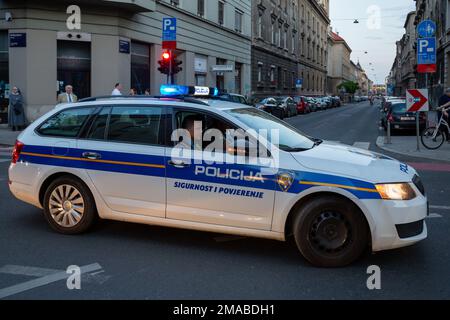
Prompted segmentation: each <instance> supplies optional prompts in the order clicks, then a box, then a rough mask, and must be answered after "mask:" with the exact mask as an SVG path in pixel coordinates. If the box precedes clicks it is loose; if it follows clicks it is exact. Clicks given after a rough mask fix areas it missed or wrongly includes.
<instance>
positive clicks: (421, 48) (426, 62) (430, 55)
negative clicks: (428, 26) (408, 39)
mask: <svg viewBox="0 0 450 320" xmlns="http://www.w3.org/2000/svg"><path fill="white" fill-rule="evenodd" d="M436 62H437V60H436V38H421V39H418V40H417V72H419V73H432V72H436Z"/></svg>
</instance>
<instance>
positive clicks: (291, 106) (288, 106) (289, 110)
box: [275, 96, 297, 118]
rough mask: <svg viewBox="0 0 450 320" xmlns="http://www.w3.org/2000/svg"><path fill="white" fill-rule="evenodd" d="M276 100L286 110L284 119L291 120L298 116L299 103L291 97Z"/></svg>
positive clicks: (281, 97) (276, 98)
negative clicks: (290, 118)
mask: <svg viewBox="0 0 450 320" xmlns="http://www.w3.org/2000/svg"><path fill="white" fill-rule="evenodd" d="M275 100H276V101H277V102H278V103H279V104H280V106H281V107H282V108H283V110H284V117H285V118H289V117H293V116H296V115H297V103H295V101H294V99H292V98H291V97H283V96H280V97H275Z"/></svg>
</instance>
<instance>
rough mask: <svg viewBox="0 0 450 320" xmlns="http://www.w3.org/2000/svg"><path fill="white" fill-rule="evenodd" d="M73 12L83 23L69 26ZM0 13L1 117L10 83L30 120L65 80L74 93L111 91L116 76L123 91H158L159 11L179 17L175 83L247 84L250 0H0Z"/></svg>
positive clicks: (244, 89)
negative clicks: (20, 95)
mask: <svg viewBox="0 0 450 320" xmlns="http://www.w3.org/2000/svg"><path fill="white" fill-rule="evenodd" d="M71 5H77V6H78V9H79V12H78V11H77V10H78V9H77V8H76V7H75V8H74V7H71ZM77 13H80V15H79V17H80V19H79V22H80V25H79V27H80V28H79V29H78V28H75V29H71V28H73V26H74V25H76V23H75V24H74V23H73V22H74V21H75V22H76V21H77V20H76V17H75V18H73V17H74V14H77ZM0 17H8V19H4V20H1V21H0V46H1V47H0V77H1V79H0V98H1V101H2V103H1V107H0V112H2V114H3V116H2V120H3V122H5V121H4V120H5V116H4V113H5V106H6V105H7V103H8V95H9V89H10V88H11V87H12V86H18V87H19V88H20V89H21V91H22V93H23V95H24V100H25V104H26V115H27V118H28V120H29V121H33V120H34V119H36V118H37V117H38V116H40V115H41V114H43V113H45V112H46V111H47V110H49V109H51V108H52V107H53V106H54V105H55V103H56V97H57V94H58V93H59V92H61V91H62V90H64V86H65V85H67V84H71V85H72V86H73V87H74V92H75V94H77V95H78V97H79V98H84V97H88V96H98V95H109V94H110V93H111V91H112V87H113V86H114V84H115V83H116V82H120V83H122V84H123V86H124V90H123V93H124V94H127V93H128V90H129V89H130V88H136V89H137V91H138V93H143V92H144V91H145V90H146V89H150V92H151V94H155V95H156V94H159V87H160V85H161V84H162V83H166V77H165V76H163V75H162V74H161V73H160V72H159V71H158V70H157V69H158V67H159V65H158V63H157V61H158V60H159V59H160V58H161V54H162V52H163V50H162V46H161V35H162V19H163V17H176V18H177V50H176V51H175V53H176V55H177V57H178V59H179V60H181V61H182V62H183V64H182V66H181V67H182V68H183V70H182V71H181V72H180V73H179V74H177V75H176V79H175V80H176V82H177V83H180V84H186V85H206V86H214V87H215V86H218V87H220V88H221V89H224V90H227V91H228V92H234V93H241V94H244V95H249V94H250V91H251V87H250V74H251V59H250V48H251V0H244V1H242V0H239V1H238V0H227V1H222V0H217V1H216V0H208V1H204V0H160V1H154V0H145V1H144V0H136V1H127V0H108V1H102V0H90V1H84V0H81V1H66V0H57V1H55V0H53V1H49V0H42V1H39V2H37V1H36V2H35V1H33V2H31V1H25V0H0Z"/></svg>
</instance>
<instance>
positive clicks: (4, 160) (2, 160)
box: [0, 159, 11, 163]
mask: <svg viewBox="0 0 450 320" xmlns="http://www.w3.org/2000/svg"><path fill="white" fill-rule="evenodd" d="M9 161H11V159H0V163H2V162H9Z"/></svg>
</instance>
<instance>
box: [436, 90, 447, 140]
mask: <svg viewBox="0 0 450 320" xmlns="http://www.w3.org/2000/svg"><path fill="white" fill-rule="evenodd" d="M439 107H440V108H442V111H439V113H438V115H439V118H440V117H441V116H444V119H445V121H447V123H449V118H450V117H449V112H450V88H447V90H445V92H444V95H443V96H442V97H440V98H439ZM441 129H443V130H442V131H443V132H445V136H446V137H447V142H448V143H450V137H449V136H448V132H447V128H441Z"/></svg>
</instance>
